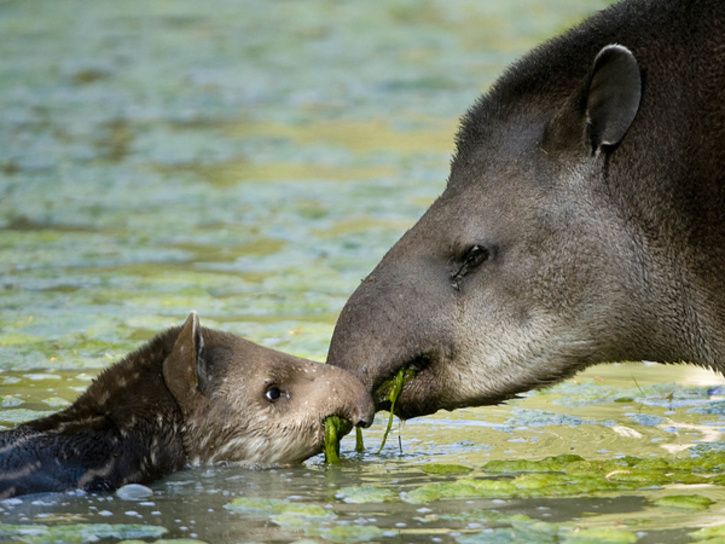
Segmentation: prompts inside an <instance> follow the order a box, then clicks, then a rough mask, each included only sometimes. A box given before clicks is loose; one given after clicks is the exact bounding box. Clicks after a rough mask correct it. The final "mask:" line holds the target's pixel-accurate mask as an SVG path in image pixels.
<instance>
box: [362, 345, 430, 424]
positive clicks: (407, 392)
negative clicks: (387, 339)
mask: <svg viewBox="0 0 725 544" xmlns="http://www.w3.org/2000/svg"><path fill="white" fill-rule="evenodd" d="M433 360H434V354H433V353H423V354H420V355H418V356H416V357H413V358H411V359H407V360H405V361H404V362H402V363H401V364H398V365H393V366H392V367H391V368H392V369H393V371H392V372H391V373H390V374H387V375H383V376H381V377H380V378H378V380H377V383H376V384H375V385H374V386H373V394H372V397H373V400H374V402H375V410H376V411H380V410H388V411H389V410H390V406H391V401H390V398H389V397H390V391H391V388H392V382H393V380H394V379H395V377H396V376H397V375H398V373H400V371H401V370H405V371H406V374H407V371H411V373H410V374H407V375H408V376H409V377H408V378H407V379H406V381H405V382H404V383H403V388H402V390H401V392H400V396H399V399H404V397H408V398H409V399H410V400H412V399H411V394H412V393H413V391H414V390H416V389H418V387H417V386H416V384H419V383H421V382H423V381H425V377H426V370H428V369H429V368H430V367H431V365H432V363H433ZM404 402H405V401H404ZM404 402H403V403H398V402H396V406H395V414H396V415H398V416H399V417H402V415H401V414H403V413H405V410H404V409H403V406H402V405H401V404H404Z"/></svg>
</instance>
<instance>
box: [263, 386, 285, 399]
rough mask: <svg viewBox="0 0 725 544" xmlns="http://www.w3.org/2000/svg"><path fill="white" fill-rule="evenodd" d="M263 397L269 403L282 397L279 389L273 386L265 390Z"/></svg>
mask: <svg viewBox="0 0 725 544" xmlns="http://www.w3.org/2000/svg"><path fill="white" fill-rule="evenodd" d="M264 396H265V397H266V398H267V400H268V401H269V402H277V400H278V399H279V398H280V397H281V396H282V391H280V389H279V387H277V386H276V385H273V386H272V387H270V388H269V389H267V392H266V393H265V394H264Z"/></svg>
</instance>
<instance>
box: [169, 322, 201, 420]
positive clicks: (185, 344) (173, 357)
mask: <svg viewBox="0 0 725 544" xmlns="http://www.w3.org/2000/svg"><path fill="white" fill-rule="evenodd" d="M203 348H204V338H203V337H202V334H201V327H200V326H199V316H198V315H197V313H196V312H191V313H190V314H189V317H187V318H186V322H185V323H184V325H183V326H182V327H181V332H180V333H179V336H178V337H177V339H176V342H175V343H174V347H173V349H172V350H171V353H170V354H169V356H168V357H167V358H166V360H165V361H164V366H163V374H164V381H165V382H166V387H168V388H169V391H171V394H172V395H173V396H174V398H175V399H176V402H177V404H178V405H179V408H181V411H182V412H183V413H184V414H186V413H188V412H189V410H190V409H191V406H192V405H193V404H194V402H195V399H196V397H197V395H199V394H200V391H199V389H200V387H199V386H200V385H203V382H204V381H205V380H206V365H205V363H204V361H203V359H202V357H201V351H202V349H203ZM199 370H201V371H202V372H201V373H200V372H199ZM200 378H201V380H202V383H200Z"/></svg>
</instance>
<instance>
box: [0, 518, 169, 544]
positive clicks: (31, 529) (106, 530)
mask: <svg viewBox="0 0 725 544" xmlns="http://www.w3.org/2000/svg"><path fill="white" fill-rule="evenodd" d="M166 532H167V530H166V528H165V527H160V526H157V525H140V524H108V523H78V524H73V525H10V524H5V523H2V524H0V540H6V539H10V540H12V541H14V542H25V543H27V544H51V543H55V542H68V543H81V542H96V541H98V540H100V539H104V540H105V539H110V538H113V539H139V538H154V537H156V538H158V537H160V536H161V535H163V534H164V533H166Z"/></svg>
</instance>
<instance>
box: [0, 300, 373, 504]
mask: <svg viewBox="0 0 725 544" xmlns="http://www.w3.org/2000/svg"><path fill="white" fill-rule="evenodd" d="M373 415H374V414H373V404H372V400H371V399H370V396H369V394H368V393H367V392H366V391H365V389H364V388H363V386H362V384H360V383H359V382H358V380H356V379H355V378H354V377H353V376H352V375H350V374H349V373H347V372H344V371H342V370H341V369H339V368H335V367H330V366H327V365H323V364H320V363H314V362H312V361H307V360H304V359H299V358H297V357H293V356H291V355H287V354H284V353H281V352H278V351H274V350H271V349H267V348H263V347H261V346H258V345H256V344H253V343H252V342H249V341H247V340H244V339H242V338H239V337H237V336H234V335H231V334H228V333H223V332H219V331H214V330H211V329H205V328H202V327H200V326H199V323H198V318H197V316H196V314H195V313H192V314H191V315H190V316H189V318H188V319H187V321H186V323H185V324H184V326H183V327H180V328H174V329H169V330H168V331H166V332H164V333H162V334H160V335H159V336H157V337H156V338H154V339H153V340H151V341H150V342H149V343H147V344H146V345H144V346H143V347H142V348H141V349H139V350H138V351H136V352H134V353H132V354H130V355H129V356H127V357H126V358H125V359H123V360H122V361H120V362H118V363H116V364H115V365H113V366H112V367H110V368H109V369H107V370H106V371H105V372H103V373H102V374H101V375H100V376H99V377H98V378H97V379H96V380H95V381H94V382H93V384H92V385H91V386H90V387H89V388H88V389H87V390H86V392H85V393H83V395H81V396H80V397H79V398H78V399H77V400H76V402H75V403H74V404H73V405H71V406H70V407H69V408H67V409H66V410H63V411H61V412H58V413H56V414H53V415H51V416H49V417H46V418H42V419H39V420H36V421H30V422H28V423H24V424H22V425H20V426H18V427H16V428H15V429H12V430H9V431H4V432H0V499H4V498H8V497H12V496H15V495H22V494H26V493H37V492H44V491H66V490H69V489H75V488H81V489H84V490H87V491H110V490H113V489H116V488H118V487H120V486H122V485H125V484H128V483H149V482H151V481H153V480H156V479H158V478H160V477H162V476H164V475H166V474H169V473H171V472H174V471H176V470H180V469H182V468H183V467H185V466H187V465H189V464H192V465H193V464H201V463H214V462H220V461H228V462H245V463H255V464H278V463H294V462H299V461H302V460H304V459H307V458H308V457H310V456H312V455H315V454H317V453H320V452H321V451H322V449H323V446H324V443H325V433H324V421H325V419H326V418H327V417H330V416H337V417H340V418H342V419H345V420H348V421H350V422H351V423H352V424H355V425H360V426H368V425H369V424H370V423H372V419H373Z"/></svg>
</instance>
